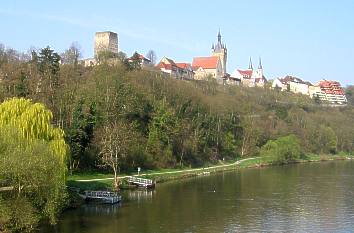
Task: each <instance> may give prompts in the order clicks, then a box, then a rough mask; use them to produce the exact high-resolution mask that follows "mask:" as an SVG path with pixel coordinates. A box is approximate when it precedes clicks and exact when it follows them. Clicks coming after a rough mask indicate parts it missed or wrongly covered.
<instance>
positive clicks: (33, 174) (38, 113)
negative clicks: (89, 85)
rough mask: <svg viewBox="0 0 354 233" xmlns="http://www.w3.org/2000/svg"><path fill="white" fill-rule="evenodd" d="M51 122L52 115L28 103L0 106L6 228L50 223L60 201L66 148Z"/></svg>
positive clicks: (0, 204) (11, 102) (0, 169)
mask: <svg viewBox="0 0 354 233" xmlns="http://www.w3.org/2000/svg"><path fill="white" fill-rule="evenodd" d="M51 120H52V113H51V112H50V111H49V110H47V109H46V108H45V107H44V105H42V104H38V103H36V104H34V103H32V101H31V100H26V99H23V98H21V99H18V98H13V99H10V100H8V101H5V102H4V103H2V104H0V158H1V160H0V181H5V185H6V186H8V187H10V188H12V189H11V191H9V192H8V193H0V209H2V208H4V209H6V210H7V211H6V213H4V212H1V211H0V225H1V220H2V221H4V223H3V225H4V227H5V229H10V230H14V231H21V232H22V231H26V230H28V229H31V228H32V227H33V226H34V225H35V224H36V223H38V221H40V220H46V219H47V220H49V221H50V222H51V223H55V221H56V216H57V213H58V212H59V211H60V210H61V208H62V206H63V204H64V202H65V197H66V191H65V190H66V188H65V182H66V158H67V145H66V143H65V141H64V133H63V131H62V130H61V129H58V128H55V127H53V126H52V125H51ZM1 199H2V200H3V202H1ZM0 228H1V227H0Z"/></svg>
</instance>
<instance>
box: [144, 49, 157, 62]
mask: <svg viewBox="0 0 354 233" xmlns="http://www.w3.org/2000/svg"><path fill="white" fill-rule="evenodd" d="M146 58H147V59H149V60H150V62H151V64H152V65H155V64H156V60H157V56H156V53H155V51H154V50H149V52H147V54H146Z"/></svg>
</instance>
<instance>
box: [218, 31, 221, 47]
mask: <svg viewBox="0 0 354 233" xmlns="http://www.w3.org/2000/svg"><path fill="white" fill-rule="evenodd" d="M218 43H220V44H221V33H220V28H219V33H218Z"/></svg>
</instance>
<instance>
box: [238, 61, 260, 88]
mask: <svg viewBox="0 0 354 233" xmlns="http://www.w3.org/2000/svg"><path fill="white" fill-rule="evenodd" d="M231 77H234V78H236V79H239V80H241V83H242V85H243V86H246V87H264V85H265V84H266V82H267V79H266V78H265V76H264V72H263V66H262V61H261V59H259V65H258V68H257V69H253V64H252V59H251V58H250V63H249V66H248V69H247V70H240V69H236V70H235V71H234V72H233V73H232V74H231Z"/></svg>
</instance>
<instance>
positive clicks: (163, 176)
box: [68, 154, 354, 190]
mask: <svg viewBox="0 0 354 233" xmlns="http://www.w3.org/2000/svg"><path fill="white" fill-rule="evenodd" d="M351 159H354V157H353V156H352V155H346V154H339V155H314V154H309V155H306V156H305V157H304V158H302V159H298V160H295V161H292V162H291V163H308V162H323V161H333V160H351ZM279 165H280V164H279V163H275V162H274V161H273V160H270V159H267V158H264V157H254V158H246V159H241V160H236V161H232V162H229V163H223V162H220V165H215V166H209V167H202V168H195V169H163V170H152V171H147V172H144V173H142V174H139V177H142V178H147V179H152V180H154V181H156V183H162V182H167V181H172V180H180V179H185V178H190V177H196V176H205V175H210V174H212V173H216V172H221V171H231V170H237V169H242V168H255V167H268V166H279ZM131 175H132V176H138V175H137V174H126V175H121V176H119V178H120V179H125V178H126V177H128V176H131ZM113 179H114V178H113V177H112V175H111V174H102V173H86V174H75V175H72V176H70V177H69V180H68V186H70V187H75V188H80V189H81V190H109V189H111V188H112V181H113ZM123 187H124V183H123Z"/></svg>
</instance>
